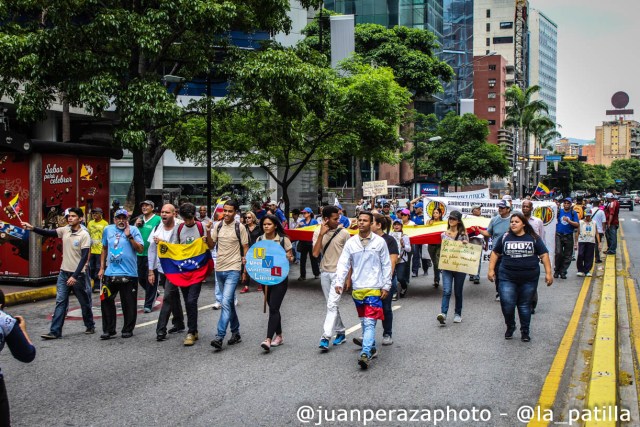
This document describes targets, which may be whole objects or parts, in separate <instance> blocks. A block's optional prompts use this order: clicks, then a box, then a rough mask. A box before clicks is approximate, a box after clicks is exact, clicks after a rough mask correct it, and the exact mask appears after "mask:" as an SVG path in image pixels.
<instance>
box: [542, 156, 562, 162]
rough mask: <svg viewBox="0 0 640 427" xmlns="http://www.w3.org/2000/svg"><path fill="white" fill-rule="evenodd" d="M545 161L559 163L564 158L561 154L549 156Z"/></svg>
mask: <svg viewBox="0 0 640 427" xmlns="http://www.w3.org/2000/svg"><path fill="white" fill-rule="evenodd" d="M544 159H545V160H546V161H547V162H559V161H561V160H562V156H561V155H560V154H547V155H546V156H544Z"/></svg>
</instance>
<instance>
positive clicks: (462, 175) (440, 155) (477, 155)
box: [405, 112, 509, 183]
mask: <svg viewBox="0 0 640 427" xmlns="http://www.w3.org/2000/svg"><path fill="white" fill-rule="evenodd" d="M416 129H417V132H416V133H415V135H414V141H416V145H415V147H414V148H413V149H412V150H411V151H410V152H409V153H407V154H406V157H405V158H406V159H407V160H410V159H411V160H413V159H414V158H415V157H414V156H415V155H416V151H415V150H416V149H417V150H418V151H417V156H418V162H417V163H418V173H420V174H425V175H431V176H441V180H442V181H444V182H462V183H466V182H469V181H472V180H474V179H477V178H491V177H493V176H506V175H507V174H508V173H509V162H508V160H507V159H506V158H505V155H504V152H503V151H502V149H501V148H500V147H499V146H497V145H494V144H489V143H487V142H486V141H487V136H488V135H489V130H488V128H487V122H486V120H480V119H478V118H477V117H476V116H475V115H473V114H465V115H463V116H458V115H457V114H455V112H450V113H449V114H447V115H446V116H445V118H444V119H443V120H442V121H440V122H438V121H437V118H436V117H435V115H433V114H431V115H429V116H424V115H418V120H417V122H416ZM436 136H440V137H441V138H442V139H440V140H439V141H433V142H430V141H429V138H432V137H436Z"/></svg>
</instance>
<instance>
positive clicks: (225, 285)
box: [216, 270, 240, 339]
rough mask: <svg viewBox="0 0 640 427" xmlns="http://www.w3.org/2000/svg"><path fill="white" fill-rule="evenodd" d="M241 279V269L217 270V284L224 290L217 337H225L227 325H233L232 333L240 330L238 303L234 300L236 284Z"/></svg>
mask: <svg viewBox="0 0 640 427" xmlns="http://www.w3.org/2000/svg"><path fill="white" fill-rule="evenodd" d="M239 281H240V271H239V270H231V271H216V284H219V285H220V291H221V292H222V313H220V320H218V334H217V335H216V338H218V339H224V336H225V335H226V333H227V326H229V325H230V326H231V333H232V334H237V333H239V332H240V321H239V320H238V315H237V314H236V305H235V304H234V300H235V297H236V286H238V282H239Z"/></svg>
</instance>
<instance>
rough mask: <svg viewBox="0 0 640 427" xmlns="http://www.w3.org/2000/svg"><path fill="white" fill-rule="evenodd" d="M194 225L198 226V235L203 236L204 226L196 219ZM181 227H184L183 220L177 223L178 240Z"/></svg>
mask: <svg viewBox="0 0 640 427" xmlns="http://www.w3.org/2000/svg"><path fill="white" fill-rule="evenodd" d="M156 227H157V226H156ZM196 227H198V233H200V237H202V236H204V227H202V223H201V222H200V221H196ZM183 228H184V222H182V223H180V225H178V242H180V232H181V231H182V229H183Z"/></svg>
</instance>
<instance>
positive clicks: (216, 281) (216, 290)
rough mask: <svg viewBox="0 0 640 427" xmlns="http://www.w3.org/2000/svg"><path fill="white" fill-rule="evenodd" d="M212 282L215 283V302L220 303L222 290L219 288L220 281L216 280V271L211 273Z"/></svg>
mask: <svg viewBox="0 0 640 427" xmlns="http://www.w3.org/2000/svg"><path fill="white" fill-rule="evenodd" d="M213 282H214V283H215V286H214V289H215V290H214V293H215V295H216V302H217V303H220V304H221V305H222V290H220V281H219V280H218V275H217V273H214V274H213Z"/></svg>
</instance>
